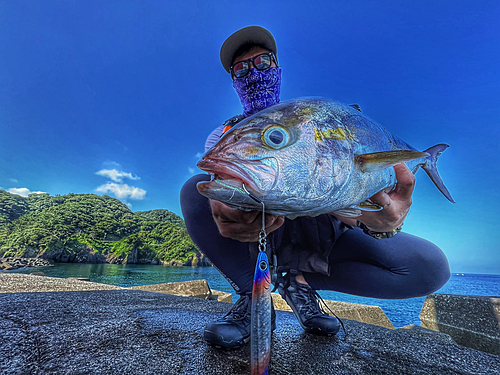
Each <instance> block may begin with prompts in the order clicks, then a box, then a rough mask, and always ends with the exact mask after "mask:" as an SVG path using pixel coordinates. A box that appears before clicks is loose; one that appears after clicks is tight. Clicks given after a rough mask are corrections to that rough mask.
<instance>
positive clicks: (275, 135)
mask: <svg viewBox="0 0 500 375" xmlns="http://www.w3.org/2000/svg"><path fill="white" fill-rule="evenodd" d="M262 138H263V141H264V143H265V144H266V146H269V147H271V148H274V149H275V150H279V149H280V148H283V147H285V146H286V145H287V144H288V142H289V141H290V134H288V132H287V131H286V130H285V129H284V128H282V127H281V126H278V125H273V126H271V127H269V128H267V129H266V130H264V133H263V134H262Z"/></svg>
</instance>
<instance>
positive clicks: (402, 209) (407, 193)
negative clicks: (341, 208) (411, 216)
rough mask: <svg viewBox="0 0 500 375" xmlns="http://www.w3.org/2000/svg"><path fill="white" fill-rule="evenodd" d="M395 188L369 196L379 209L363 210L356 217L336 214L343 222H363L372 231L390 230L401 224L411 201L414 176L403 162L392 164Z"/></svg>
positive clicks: (408, 210)
mask: <svg viewBox="0 0 500 375" xmlns="http://www.w3.org/2000/svg"><path fill="white" fill-rule="evenodd" d="M394 171H395V172H396V180H397V184H396V188H395V189H394V190H392V191H391V192H389V193H386V192H384V191H383V190H382V191H380V192H378V193H377V194H375V195H374V196H373V197H371V198H370V201H372V202H373V203H376V204H378V205H380V206H382V207H383V210H381V211H363V213H362V214H361V216H359V217H357V218H348V217H343V216H339V215H334V216H337V217H338V218H339V219H340V220H342V221H343V222H344V223H346V224H349V225H352V226H356V220H359V221H361V222H362V223H363V224H365V225H366V226H367V227H368V229H370V230H372V231H374V232H391V231H393V230H394V229H396V228H398V227H400V226H401V225H403V223H404V221H405V219H406V216H407V215H408V212H410V206H411V203H412V198H411V196H412V194H413V189H414V188H415V176H414V175H413V173H411V171H410V170H409V169H408V167H407V166H406V165H405V164H397V165H395V166H394Z"/></svg>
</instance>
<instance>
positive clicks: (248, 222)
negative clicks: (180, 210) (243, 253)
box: [210, 199, 285, 242]
mask: <svg viewBox="0 0 500 375" xmlns="http://www.w3.org/2000/svg"><path fill="white" fill-rule="evenodd" d="M210 208H211V209H212V215H213V217H214V220H215V223H216V224H217V227H218V228H219V232H220V234H221V236H222V237H227V238H232V239H233V240H238V241H241V242H257V241H258V240H259V233H260V230H261V229H262V212H259V211H242V210H236V209H234V208H231V207H229V206H227V205H225V204H224V203H221V202H219V201H216V200H212V199H211V200H210ZM284 222H285V218H284V217H283V216H278V215H272V214H266V233H267V234H269V233H271V232H273V231H275V230H276V229H278V228H279V227H281V226H282V225H283V223H284Z"/></svg>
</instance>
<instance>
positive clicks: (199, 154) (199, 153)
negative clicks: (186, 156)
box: [195, 152, 203, 159]
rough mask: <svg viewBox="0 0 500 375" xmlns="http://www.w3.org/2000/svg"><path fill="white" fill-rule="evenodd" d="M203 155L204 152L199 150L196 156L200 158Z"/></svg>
mask: <svg viewBox="0 0 500 375" xmlns="http://www.w3.org/2000/svg"><path fill="white" fill-rule="evenodd" d="M202 156H203V153H202V152H197V153H196V155H195V158H196V159H199V158H201V157H202Z"/></svg>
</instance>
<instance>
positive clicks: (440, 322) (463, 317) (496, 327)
mask: <svg viewBox="0 0 500 375" xmlns="http://www.w3.org/2000/svg"><path fill="white" fill-rule="evenodd" d="M420 321H421V322H422V327H424V328H428V329H431V330H434V331H438V332H442V333H446V334H448V335H450V336H451V337H452V338H453V340H455V341H456V342H457V343H458V344H460V345H464V346H467V347H469V348H473V349H478V350H482V351H484V352H487V353H492V354H496V355H500V297H483V296H463V295H452V294H431V295H429V296H428V297H427V298H426V300H425V302H424V306H423V307H422V311H421V312H420Z"/></svg>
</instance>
